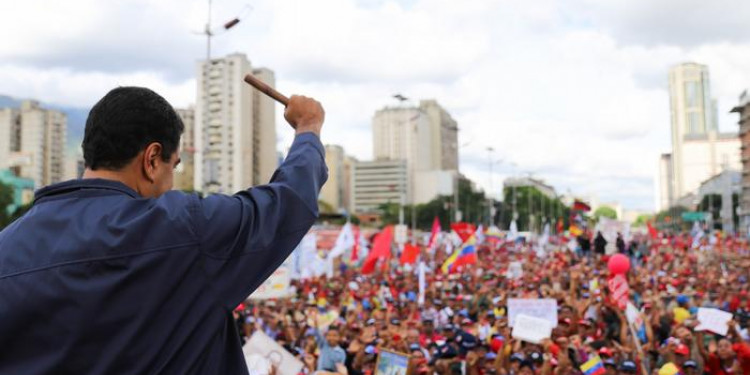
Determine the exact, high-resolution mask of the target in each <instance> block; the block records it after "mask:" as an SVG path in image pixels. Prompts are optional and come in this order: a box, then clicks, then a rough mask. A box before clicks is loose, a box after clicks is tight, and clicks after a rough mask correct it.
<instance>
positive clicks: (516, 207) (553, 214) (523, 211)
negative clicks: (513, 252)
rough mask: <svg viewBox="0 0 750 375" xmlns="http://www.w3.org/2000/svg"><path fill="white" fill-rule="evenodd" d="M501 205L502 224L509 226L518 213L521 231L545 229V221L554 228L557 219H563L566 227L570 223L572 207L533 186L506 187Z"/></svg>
mask: <svg viewBox="0 0 750 375" xmlns="http://www.w3.org/2000/svg"><path fill="white" fill-rule="evenodd" d="M503 195H504V199H503V204H502V205H501V207H500V211H501V212H500V216H501V220H500V223H501V224H500V225H501V226H502V227H503V228H508V227H509V226H510V223H511V221H513V213H514V212H515V213H516V214H517V219H516V225H518V230H520V231H530V230H536V231H541V230H542V229H543V225H544V223H542V221H545V222H547V223H549V224H550V227H551V228H552V229H553V230H554V228H555V227H556V224H557V221H558V220H562V221H563V226H564V227H565V228H567V227H568V225H570V207H567V206H566V205H565V204H563V203H562V201H561V200H560V199H559V198H556V197H555V198H550V197H548V196H547V195H546V194H544V193H542V192H541V191H540V190H539V189H537V188H535V187H533V186H519V187H515V188H513V187H506V188H505V189H504V191H503Z"/></svg>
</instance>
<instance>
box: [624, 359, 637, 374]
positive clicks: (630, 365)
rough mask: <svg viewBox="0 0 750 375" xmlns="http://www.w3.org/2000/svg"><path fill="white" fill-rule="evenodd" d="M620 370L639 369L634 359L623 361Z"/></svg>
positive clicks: (634, 370)
mask: <svg viewBox="0 0 750 375" xmlns="http://www.w3.org/2000/svg"><path fill="white" fill-rule="evenodd" d="M620 371H626V372H636V371H638V366H636V365H635V362H633V361H622V363H620Z"/></svg>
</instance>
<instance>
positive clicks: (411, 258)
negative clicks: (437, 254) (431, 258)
mask: <svg viewBox="0 0 750 375" xmlns="http://www.w3.org/2000/svg"><path fill="white" fill-rule="evenodd" d="M418 256H419V246H417V245H412V244H410V243H407V244H404V251H402V252H401V259H400V261H401V265H405V264H414V263H416V262H417V257H418Z"/></svg>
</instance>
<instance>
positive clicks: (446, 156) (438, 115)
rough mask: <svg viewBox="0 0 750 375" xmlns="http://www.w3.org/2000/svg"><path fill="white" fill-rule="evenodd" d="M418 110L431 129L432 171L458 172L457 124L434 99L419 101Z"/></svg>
mask: <svg viewBox="0 0 750 375" xmlns="http://www.w3.org/2000/svg"><path fill="white" fill-rule="evenodd" d="M419 109H420V110H422V112H423V113H424V114H425V115H426V116H427V119H428V121H429V124H430V128H431V129H430V135H431V137H432V145H431V149H432V167H433V169H437V170H443V171H458V123H457V122H456V120H454V119H453V117H451V115H450V113H448V111H446V110H445V108H443V107H441V106H440V104H438V102H437V101H436V100H434V99H428V100H422V101H420V102H419Z"/></svg>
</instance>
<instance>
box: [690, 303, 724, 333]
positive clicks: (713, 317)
mask: <svg viewBox="0 0 750 375" xmlns="http://www.w3.org/2000/svg"><path fill="white" fill-rule="evenodd" d="M730 320H732V314H731V313H728V312H726V311H721V310H719V309H711V308H705V307H699V308H698V322H700V324H699V325H698V326H697V327H695V330H696V331H711V332H713V333H717V334H719V335H722V336H726V335H727V332H728V331H729V326H728V325H727V323H728V322H729V321H730Z"/></svg>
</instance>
